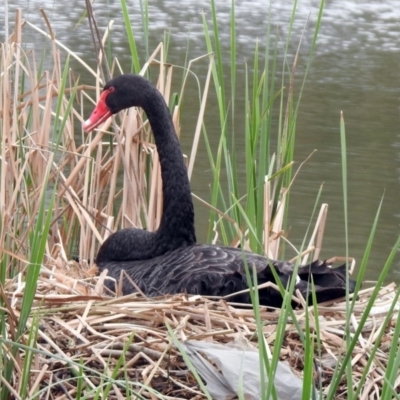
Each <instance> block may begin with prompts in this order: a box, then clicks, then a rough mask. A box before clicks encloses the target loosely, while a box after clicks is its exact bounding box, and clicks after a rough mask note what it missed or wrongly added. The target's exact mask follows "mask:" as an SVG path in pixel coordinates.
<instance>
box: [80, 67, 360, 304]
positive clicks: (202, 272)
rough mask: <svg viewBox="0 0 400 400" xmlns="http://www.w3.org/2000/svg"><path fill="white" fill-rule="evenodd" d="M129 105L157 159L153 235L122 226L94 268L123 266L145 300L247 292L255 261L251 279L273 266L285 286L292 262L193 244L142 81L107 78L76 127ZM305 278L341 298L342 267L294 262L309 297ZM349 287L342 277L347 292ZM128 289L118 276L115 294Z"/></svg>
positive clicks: (164, 117) (158, 103)
mask: <svg viewBox="0 0 400 400" xmlns="http://www.w3.org/2000/svg"><path fill="white" fill-rule="evenodd" d="M130 107H141V108H143V110H144V111H145V112H146V114H147V118H148V119H149V122H150V125H151V127H152V130H153V134H154V138H155V142H156V146H157V150H158V153H159V159H160V163H161V174H162V181H163V185H162V188H163V215H162V219H161V223H160V226H159V228H158V229H157V231H155V232H148V231H145V230H141V229H135V228H128V229H122V230H120V231H117V232H115V233H114V234H112V235H111V236H110V237H108V239H107V240H105V242H104V243H103V244H102V246H101V247H100V250H99V252H98V254H97V257H96V260H95V262H96V264H97V266H98V268H99V271H100V272H101V271H103V270H104V269H107V270H108V275H109V276H110V277H112V278H114V279H115V280H117V281H118V280H119V279H120V277H121V271H125V272H126V274H127V275H129V276H130V277H131V279H132V280H133V281H134V282H135V283H136V285H137V286H138V287H139V288H140V289H141V290H142V291H143V292H144V293H145V294H146V295H147V296H149V297H152V296H158V295H163V294H176V293H188V294H202V295H209V296H211V295H213V296H225V295H228V294H231V293H235V292H238V291H241V290H244V289H247V288H248V285H247V279H246V274H245V263H247V265H249V266H253V265H254V266H255V268H256V270H257V275H258V283H259V284H261V283H264V282H269V281H271V282H275V279H274V277H273V274H272V272H271V265H273V266H274V268H275V270H276V272H277V274H278V275H279V277H280V280H281V282H282V284H283V286H284V287H286V285H287V284H288V282H289V279H290V277H291V276H292V272H293V268H294V265H293V264H292V263H289V262H286V261H274V260H267V259H266V258H265V257H263V256H261V255H258V254H254V253H251V252H248V251H243V250H241V249H238V248H232V247H224V246H216V245H207V244H196V235H195V229H194V211H193V203H192V199H191V192H190V184H189V180H188V176H187V170H186V166H185V164H184V160H183V156H182V152H181V149H180V145H179V141H178V138H177V136H176V132H175V129H174V126H173V123H172V118H171V114H170V112H169V109H168V107H167V105H166V103H165V101H164V98H163V97H162V95H161V93H160V92H159V91H158V90H157V89H156V88H155V87H154V86H153V85H152V84H151V83H150V82H149V81H147V80H146V79H144V78H143V77H141V76H139V75H133V74H124V75H120V76H118V77H116V78H114V79H112V80H110V81H109V82H108V83H107V84H106V85H105V87H104V90H103V92H102V94H101V96H100V100H99V102H98V103H97V106H96V107H95V109H94V111H93V113H92V115H91V116H90V118H89V119H88V120H87V121H86V122H85V123H84V125H83V127H84V130H85V131H86V132H89V131H91V130H93V129H94V128H96V127H97V126H98V125H100V124H101V123H102V122H104V121H105V120H106V119H107V118H109V117H110V116H111V115H112V114H116V113H118V112H119V111H121V110H124V109H126V108H130ZM244 258H245V259H246V261H244ZM311 275H312V278H313V282H314V286H315V289H316V290H315V293H316V298H317V301H318V302H322V301H326V300H330V299H336V298H338V297H342V296H344V295H345V293H346V267H345V265H342V266H341V267H339V268H335V269H333V268H330V265H328V264H327V263H325V262H322V261H316V262H313V263H311V264H310V265H306V266H300V267H299V270H298V276H297V277H296V280H297V283H296V288H297V289H299V290H300V291H301V293H302V294H303V296H304V297H305V298H307V299H308V300H309V301H310V300H311V295H310V294H309V291H310V287H311V286H310V276H311ZM107 282H108V283H106V284H107V286H108V287H110V288H112V287H114V285H113V284H112V283H113V282H111V281H110V280H107ZM354 285H355V283H354V282H353V281H351V280H349V288H350V292H352V291H353V290H354ZM135 290H136V289H135V288H134V286H133V285H132V284H131V283H130V282H129V280H128V279H126V278H124V280H123V288H122V291H123V293H124V294H128V293H132V292H134V291H135ZM259 298H260V303H261V304H263V305H267V306H272V307H279V306H281V305H282V295H281V293H280V292H279V291H278V290H276V289H274V288H273V287H266V288H263V289H260V290H259ZM230 300H231V301H236V302H240V303H249V302H250V295H249V293H248V292H246V293H242V294H238V295H236V296H233V297H232V298H230Z"/></svg>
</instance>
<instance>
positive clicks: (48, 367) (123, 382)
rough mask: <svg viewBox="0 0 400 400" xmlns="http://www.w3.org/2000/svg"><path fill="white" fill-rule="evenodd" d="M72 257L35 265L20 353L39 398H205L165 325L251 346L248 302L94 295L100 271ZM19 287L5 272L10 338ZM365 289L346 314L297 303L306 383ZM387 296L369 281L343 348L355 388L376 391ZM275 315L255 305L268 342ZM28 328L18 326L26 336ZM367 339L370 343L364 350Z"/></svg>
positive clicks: (319, 381) (299, 355) (331, 357)
mask: <svg viewBox="0 0 400 400" xmlns="http://www.w3.org/2000/svg"><path fill="white" fill-rule="evenodd" d="M82 267H83V266H82V265H78V264H77V263H76V262H70V263H68V264H63V263H61V262H59V263H58V266H53V268H52V269H51V270H50V269H49V270H47V269H44V270H43V273H42V275H41V277H40V278H39V281H38V289H37V293H36V296H35V301H34V304H33V306H32V310H31V318H30V319H29V323H28V328H29V329H30V333H29V335H32V331H35V333H34V334H35V335H36V336H37V342H36V345H37V347H36V350H35V351H34V352H33V353H32V354H30V357H33V359H34V361H33V364H32V365H33V368H32V369H31V372H30V373H31V381H30V388H29V389H30V393H32V394H33V393H35V391H37V390H40V391H41V396H40V398H53V399H74V398H77V396H78V394H79V391H83V392H82V393H85V395H87V396H88V397H86V398H95V394H96V393H97V392H98V391H99V388H101V390H100V393H102V394H103V395H104V393H105V391H106V390H107V392H106V393H107V396H106V397H107V398H108V399H123V398H133V397H130V396H133V393H135V394H136V395H137V396H139V397H137V398H140V395H141V396H142V398H153V399H155V398H159V397H156V394H155V393H157V394H163V395H164V396H165V398H170V399H202V398H206V397H205V395H204V394H203V393H202V390H201V389H200V388H199V383H198V381H197V380H196V379H195V377H194V376H193V374H192V372H191V370H190V369H189V368H188V365H187V364H186V363H185V361H184V359H183V358H182V354H181V352H180V351H179V350H178V349H177V347H176V346H175V345H174V343H173V340H172V338H171V334H170V332H169V330H168V328H167V327H169V328H170V329H172V331H173V332H174V335H175V336H176V338H178V339H179V340H181V341H183V342H184V341H186V340H199V341H206V342H210V343H221V344H224V343H229V342H232V341H234V340H235V339H237V338H238V337H240V338H245V339H246V340H247V341H249V342H250V343H251V344H252V345H253V346H254V347H256V348H257V347H258V338H257V336H258V334H257V323H256V320H255V315H254V311H253V309H252V307H249V308H246V307H244V306H243V305H242V306H241V307H240V308H237V307H235V305H232V304H229V303H228V302H227V301H226V300H224V299H220V300H210V299H207V298H204V297H201V296H187V295H176V296H167V297H162V298H152V299H147V298H143V297H142V296H141V295H140V294H133V295H130V296H125V297H107V296H102V295H101V285H102V277H93V272H94V270H93V269H87V268H86V271H85V268H82ZM96 285H97V287H96ZM99 286H100V290H99ZM21 289H22V290H23V286H21V284H18V283H17V282H16V283H14V282H9V285H8V287H7V292H8V297H9V299H10V301H9V306H10V307H11V308H10V311H11V310H12V312H10V318H9V325H8V326H7V332H8V335H9V337H10V338H11V339H15V337H14V336H15V331H13V327H14V326H15V325H16V321H14V322H13V319H14V318H16V319H17V318H18V314H19V312H20V307H21ZM373 289H374V288H370V289H364V290H362V291H360V292H359V293H358V298H357V299H356V300H355V306H354V308H353V312H352V313H351V315H348V305H346V301H345V299H342V300H340V299H339V300H338V301H335V302H331V303H330V304H328V303H325V304H319V305H318V307H317V313H318V316H317V318H318V323H316V321H315V313H314V311H315V309H314V308H313V307H309V308H308V309H307V310H308V318H309V323H308V326H309V330H310V332H313V333H314V335H315V336H318V337H319V341H320V343H319V346H318V347H319V348H317V347H316V348H315V350H314V356H313V357H314V384H315V386H316V387H317V388H320V389H321V390H322V392H325V391H327V390H328V389H329V385H330V384H331V382H332V376H333V373H334V370H335V368H337V366H338V364H339V363H341V362H342V360H343V358H344V356H345V352H346V329H345V326H346V321H348V320H349V321H350V335H353V334H354V332H355V331H356V330H357V328H358V326H359V324H360V319H361V318H362V316H363V315H364V312H365V309H366V306H367V304H368V301H369V299H370V296H371V293H372V291H373ZM394 296H395V286H394V285H393V284H392V285H388V286H385V287H382V288H381V289H380V290H379V293H378V296H377V299H376V301H375V304H374V306H373V308H372V310H371V312H370V315H369V316H368V319H367V321H365V322H363V328H362V330H361V334H360V335H359V337H358V341H357V344H356V346H355V347H354V349H353V351H352V354H351V365H352V374H353V377H354V379H357V377H359V378H361V377H362V376H363V374H364V372H365V368H366V367H368V368H369V370H368V374H367V379H366V381H365V384H364V389H363V392H362V393H361V397H360V398H376V399H377V398H379V393H380V389H381V387H382V384H383V381H384V374H385V371H386V370H387V368H388V365H387V363H388V351H389V349H390V347H391V346H392V345H393V343H394V337H393V326H394V322H395V321H394V317H393V318H391V317H390V318H387V312H388V310H389V308H390V306H391V304H392V303H393V299H394ZM279 315H280V310H278V309H277V310H267V309H266V308H265V307H261V308H260V316H261V319H262V322H263V326H262V332H263V336H264V337H265V341H266V343H267V346H268V348H269V350H270V351H271V352H272V351H273V347H274V343H275V341H276V339H277V338H276V335H277V334H278V332H279V331H278V323H279V322H278V320H279ZM294 316H295V319H296V324H297V325H298V326H300V328H301V329H302V330H305V329H306V321H305V317H306V313H305V309H304V308H299V309H296V310H294ZM296 324H294V321H293V320H292V319H291V318H289V319H288V321H287V324H286V327H285V330H284V338H283V344H282V348H281V351H280V359H281V360H286V361H287V362H288V363H289V364H290V366H291V369H292V371H293V372H294V373H295V374H296V375H298V376H299V377H302V376H303V369H304V345H303V342H302V340H301V338H300V335H299V331H298V328H296ZM29 335H28V333H26V340H27V343H28V342H29V339H28V336H29ZM375 346H378V349H377V350H376V351H373V349H374V347H375ZM371 353H372V354H374V355H373V361H372V362H370V361H369V360H370V354H371ZM15 357H16V360H17V361H19V362H22V361H23V359H24V357H27V353H26V349H24V348H21V349H20V351H19V353H18V354H17V355H15ZM19 367H20V365H19V363H17V364H16V370H15V374H14V375H13V382H12V383H11V386H12V387H14V388H16V387H18V383H19V382H18V373H17V372H18V368H19ZM255 368H258V366H255ZM107 378H109V381H108V382H107ZM110 382H112V383H110ZM107 384H108V385H109V386H107ZM347 390H348V389H347V383H346V379H345V377H344V376H343V379H342V381H341V383H340V384H339V386H338V388H337V392H336V397H335V398H337V399H346V398H347ZM88 393H92V395H90V394H89V395H88ZM365 396H366V397H365ZM371 396H372V397H371Z"/></svg>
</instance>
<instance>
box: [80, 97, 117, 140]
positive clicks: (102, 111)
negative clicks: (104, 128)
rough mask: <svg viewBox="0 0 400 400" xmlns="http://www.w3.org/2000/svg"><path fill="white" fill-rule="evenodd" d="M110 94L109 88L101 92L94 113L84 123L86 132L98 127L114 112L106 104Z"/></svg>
mask: <svg viewBox="0 0 400 400" xmlns="http://www.w3.org/2000/svg"><path fill="white" fill-rule="evenodd" d="M108 94H109V91H108V90H105V91H104V92H103V93H102V94H101V96H100V100H99V102H98V103H97V105H96V107H95V109H94V110H93V112H92V115H91V116H90V117H89V119H88V120H86V121H85V122H84V123H83V130H84V131H85V132H90V131H92V130H93V129H94V128H97V127H98V126H99V125H100V124H101V123H102V122H104V121H105V120H106V119H107V118H109V117H110V116H111V114H112V112H111V111H110V109H109V108H108V106H107V104H106V97H107V95H108Z"/></svg>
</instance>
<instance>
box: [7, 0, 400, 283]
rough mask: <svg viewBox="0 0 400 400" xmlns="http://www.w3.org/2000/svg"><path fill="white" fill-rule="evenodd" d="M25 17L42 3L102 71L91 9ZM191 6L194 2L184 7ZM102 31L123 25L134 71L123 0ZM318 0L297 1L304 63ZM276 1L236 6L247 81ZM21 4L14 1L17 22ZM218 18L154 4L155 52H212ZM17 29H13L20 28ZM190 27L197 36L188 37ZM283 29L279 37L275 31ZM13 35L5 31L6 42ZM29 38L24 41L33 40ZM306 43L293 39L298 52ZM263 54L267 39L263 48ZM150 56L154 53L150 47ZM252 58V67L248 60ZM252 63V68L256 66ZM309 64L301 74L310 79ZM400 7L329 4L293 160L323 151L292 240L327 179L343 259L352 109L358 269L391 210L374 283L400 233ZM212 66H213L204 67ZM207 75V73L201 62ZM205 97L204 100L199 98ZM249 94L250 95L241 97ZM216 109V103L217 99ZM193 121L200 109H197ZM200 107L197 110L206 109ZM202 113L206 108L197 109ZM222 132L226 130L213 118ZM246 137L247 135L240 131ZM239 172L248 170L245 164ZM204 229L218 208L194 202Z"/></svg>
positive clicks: (199, 170) (332, 243)
mask: <svg viewBox="0 0 400 400" xmlns="http://www.w3.org/2000/svg"><path fill="white" fill-rule="evenodd" d="M24 3H25V5H21V6H22V7H23V9H24V18H26V19H28V20H29V21H30V22H32V23H34V24H37V25H39V26H41V27H44V23H43V21H42V19H41V17H40V14H39V11H38V9H39V7H44V9H45V11H46V12H47V14H48V16H49V18H50V21H51V23H52V25H53V29H54V30H55V32H56V37H57V39H59V40H60V41H61V42H62V43H64V44H65V45H66V46H67V47H69V48H71V49H73V50H74V51H75V52H76V53H78V54H79V55H80V56H82V57H83V58H84V59H85V60H86V61H87V62H88V63H89V64H91V65H92V66H93V67H94V66H95V57H94V54H93V51H92V46H91V42H90V33H89V28H88V25H87V22H86V21H85V20H84V21H83V22H82V23H81V24H79V25H78V26H76V24H77V23H78V21H79V18H80V17H81V16H82V13H83V11H84V10H83V7H84V5H83V2H81V1H77V0H72V1H69V2H52V1H45V2H44V3H43V2H39V1H37V0H33V1H29V2H27V1H26V2H24ZM216 3H217V9H218V20H219V23H220V29H221V32H220V33H221V37H222V40H223V43H224V46H225V49H224V50H225V53H226V54H227V55H228V53H227V51H226V50H227V48H228V46H229V40H230V38H229V27H228V23H229V13H230V8H229V5H228V4H227V3H230V2H225V1H216ZM272 3H273V4H272V6H271V21H272V24H273V25H274V26H276V27H277V29H276V30H274V32H278V35H280V36H281V38H282V40H285V38H286V34H287V29H288V21H289V19H290V15H291V12H292V4H291V2H289V1H283V0H282V1H279V2H277V1H272ZM183 4H184V6H183ZM94 7H95V12H96V17H97V19H98V22H99V25H100V27H101V28H104V27H105V25H106V23H107V21H109V20H110V19H114V20H115V22H114V27H113V33H112V43H113V50H114V52H115V54H116V55H117V56H118V58H119V59H120V60H121V61H122V64H123V65H124V66H125V67H126V70H128V69H129V68H130V60H129V57H128V50H126V49H127V48H128V45H127V41H126V39H125V33H124V28H123V21H122V17H121V12H120V6H119V3H118V2H116V3H115V4H109V3H108V2H107V1H105V0H98V1H96V2H95V3H94ZM318 7H319V1H313V0H303V1H301V0H300V1H299V5H298V10H297V17H296V23H295V26H294V34H293V35H292V37H293V38H298V37H299V36H300V33H301V31H302V29H303V27H304V25H305V23H306V21H307V19H308V17H310V22H309V28H308V30H307V31H306V34H305V38H304V45H303V52H302V54H303V55H304V58H305V57H306V56H307V54H308V50H309V45H310V41H311V37H312V31H313V25H314V21H315V19H316V15H317V12H318ZM268 9H269V2H264V1H237V2H236V13H237V16H238V18H237V31H238V51H237V52H238V57H237V59H238V61H239V62H238V66H237V67H238V74H239V79H238V80H240V78H241V75H240V74H243V70H244V61H250V62H251V60H252V54H253V49H254V46H255V42H256V40H257V38H259V39H263V38H264V37H265V25H266V20H267V18H268ZM13 10H15V7H14V6H10V14H9V15H10V19H11V18H12V16H13V13H12V12H13ZM130 10H131V21H132V25H133V27H134V29H135V33H136V35H137V38H141V37H142V26H141V17H140V3H139V2H138V1H134V2H132V4H130ZM203 11H204V12H205V14H206V17H207V18H208V19H209V15H210V6H209V2H208V1H206V0H196V1H191V0H190V1H189V0H186V1H185V2H182V3H180V2H179V3H178V2H177V1H172V0H171V1H165V0H163V1H161V0H159V1H150V5H149V14H150V48H149V51H150V52H152V51H153V49H154V47H155V46H156V45H157V44H158V43H159V42H160V41H162V40H163V37H164V32H165V31H168V32H170V35H171V39H170V47H169V53H168V61H170V62H172V63H175V64H177V65H182V64H183V61H184V57H185V53H186V46H187V40H188V36H189V35H190V49H189V57H190V58H194V57H198V56H200V55H203V54H205V48H204V39H203V28H202V19H201V18H202V17H201V13H202V12H203ZM11 25H12V24H11ZM189 32H190V34H189ZM274 34H275V33H274ZM2 36H3V35H2ZM29 37H30V38H31V42H32V43H31V46H32V48H35V49H36V51H38V52H39V51H40V50H41V49H42V48H43V45H44V44H43V43H44V41H43V38H42V37H40V36H39V35H36V34H34V33H32V34H31V35H30V36H29ZM26 39H27V36H25V40H26ZM297 41H298V40H297V39H296V40H293V41H292V42H293V43H292V47H291V52H292V54H294V52H295V50H296V47H297ZM260 46H261V47H262V46H263V44H262V41H261V43H260ZM140 51H141V53H142V54H143V58H142V59H143V61H144V60H145V53H146V49H145V48H144V46H142V47H141V48H140ZM241 60H243V62H241ZM249 65H251V63H250V64H249ZM302 66H303V67H304V62H303V64H302V62H301V61H300V68H299V69H300V71H299V75H300V76H301V74H302V73H303V72H304V68H303V69H302V68H301V67H302ZM399 66H400V11H399V8H398V0H385V1H384V2H382V1H366V2H362V3H360V2H354V1H351V0H348V1H347V0H336V1H335V0H331V1H329V2H328V3H327V4H326V6H325V11H324V17H323V23H322V27H321V31H320V35H319V39H318V45H317V50H316V54H315V56H314V59H313V62H312V67H311V70H310V71H309V75H308V79H307V84H306V86H305V91H304V94H303V98H302V102H301V107H300V115H299V118H298V122H297V133H296V152H295V161H296V165H297V166H298V165H299V164H300V163H301V162H302V161H303V160H304V159H305V158H306V157H307V156H308V155H309V154H310V153H311V152H312V151H313V150H314V149H317V150H318V151H317V152H316V153H315V154H314V155H313V157H312V158H311V160H310V161H308V163H307V164H306V165H305V166H304V167H303V169H302V171H301V173H300V174H299V176H298V178H297V180H296V182H295V184H294V186H293V188H292V192H291V193H292V194H291V204H290V210H289V222H290V225H291V227H292V228H291V240H292V241H293V242H294V243H295V244H296V245H300V243H301V240H302V238H303V236H304V234H305V230H306V228H307V225H308V222H309V218H310V215H311V213H312V210H313V207H314V202H315V198H316V196H317V193H318V190H319V187H320V185H321V184H324V189H323V193H322V201H323V202H326V203H328V204H329V213H328V223H327V228H326V233H325V239H324V244H323V252H322V257H331V256H334V255H345V239H344V215H343V196H342V178H341V156H340V137H339V116H340V112H341V111H343V113H344V118H345V123H346V134H347V150H348V194H349V203H348V205H349V237H350V239H349V253H350V255H351V256H354V257H355V258H356V259H357V261H358V262H361V257H362V255H363V252H364V248H365V246H366V243H367V239H368V236H369V233H370V229H371V226H372V223H373V219H374V217H375V214H376V212H377V209H378V206H379V203H380V201H381V199H382V196H384V199H383V207H382V212H381V216H380V220H379V225H378V230H377V235H376V238H375V240H374V247H373V253H372V256H371V258H370V263H369V267H368V278H369V279H376V278H377V276H378V275H379V272H380V270H381V268H382V266H383V263H384V262H385V260H386V257H387V256H388V254H389V252H390V250H391V248H392V245H393V244H394V242H395V240H396V238H397V236H398V234H399V233H400V229H399V225H400V201H399V199H400V182H399V179H400V132H399V126H400V124H399V122H400V68H399ZM203 67H204V69H205V64H204V65H203ZM200 69H201V67H200ZM196 95H197V94H196ZM239 97H240V93H239ZM210 102H212V99H210ZM186 107H187V108H186V109H185V110H184V111H185V112H184V115H185V113H186V115H187V114H190V104H189V105H187V106H186ZM196 107H197V105H196ZM196 110H197V109H196ZM207 112H208V126H207V130H208V133H209V135H210V136H211V137H214V138H215V141H216V143H217V142H218V139H219V132H218V130H217V129H215V132H213V131H212V129H213V128H212V122H213V118H215V116H213V115H212V109H211V110H210V108H209V109H208V111H207ZM192 119H193V118H190V117H189V118H187V117H186V118H185V117H183V120H182V132H183V147H184V150H185V151H186V152H188V151H189V148H190V143H191V137H190V135H191V132H192V129H193V127H192V123H191V122H192ZM215 126H216V127H217V126H219V125H218V124H217V123H215ZM237 136H239V134H237ZM208 168H209V167H208V158H207V155H206V154H205V151H204V148H203V151H202V153H200V154H199V155H198V157H197V159H196V164H195V172H194V175H193V177H192V189H193V191H194V193H196V194H197V195H199V196H200V197H203V198H205V199H206V200H207V199H209V184H210V182H211V174H210V173H209V169H208ZM239 169H240V166H239ZM196 207H197V208H196V212H197V231H198V236H199V238H200V240H204V238H205V231H206V226H207V215H208V211H207V210H206V209H204V208H203V207H202V206H200V205H197V206H196ZM390 279H391V280H394V281H396V282H399V281H400V256H398V257H397V258H396V260H395V263H394V265H393V266H392V270H391V276H390Z"/></svg>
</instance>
